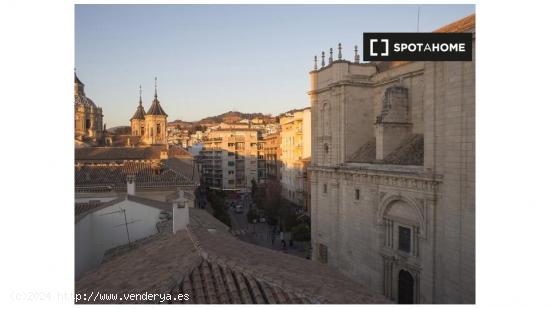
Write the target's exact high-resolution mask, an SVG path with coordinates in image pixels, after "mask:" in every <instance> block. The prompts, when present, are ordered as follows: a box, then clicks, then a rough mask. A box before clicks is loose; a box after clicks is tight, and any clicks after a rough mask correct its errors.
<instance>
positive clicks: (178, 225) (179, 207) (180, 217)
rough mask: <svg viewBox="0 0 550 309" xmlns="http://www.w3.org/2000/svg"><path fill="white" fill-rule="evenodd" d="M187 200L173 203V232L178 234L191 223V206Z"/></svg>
mask: <svg viewBox="0 0 550 309" xmlns="http://www.w3.org/2000/svg"><path fill="white" fill-rule="evenodd" d="M186 204H187V202H177V203H173V204H172V232H173V233H174V234H176V233H177V232H178V231H181V230H183V229H184V228H186V227H187V225H188V224H189V207H187V205H186Z"/></svg>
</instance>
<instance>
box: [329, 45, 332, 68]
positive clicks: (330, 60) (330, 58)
mask: <svg viewBox="0 0 550 309" xmlns="http://www.w3.org/2000/svg"><path fill="white" fill-rule="evenodd" d="M331 63H332V47H331V48H330V56H329V57H328V64H331Z"/></svg>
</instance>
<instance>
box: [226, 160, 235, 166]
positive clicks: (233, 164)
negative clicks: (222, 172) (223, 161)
mask: <svg viewBox="0 0 550 309" xmlns="http://www.w3.org/2000/svg"><path fill="white" fill-rule="evenodd" d="M227 165H229V166H235V161H227Z"/></svg>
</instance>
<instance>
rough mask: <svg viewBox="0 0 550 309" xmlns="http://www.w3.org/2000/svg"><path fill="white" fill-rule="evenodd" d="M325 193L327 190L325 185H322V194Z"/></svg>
mask: <svg viewBox="0 0 550 309" xmlns="http://www.w3.org/2000/svg"><path fill="white" fill-rule="evenodd" d="M327 191H328V190H327V184H324V185H323V193H327Z"/></svg>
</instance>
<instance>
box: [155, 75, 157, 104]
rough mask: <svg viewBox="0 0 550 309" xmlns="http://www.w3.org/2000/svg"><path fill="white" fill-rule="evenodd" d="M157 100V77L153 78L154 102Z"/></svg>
mask: <svg viewBox="0 0 550 309" xmlns="http://www.w3.org/2000/svg"><path fill="white" fill-rule="evenodd" d="M156 99H157V77H156V76H155V100H156Z"/></svg>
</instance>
